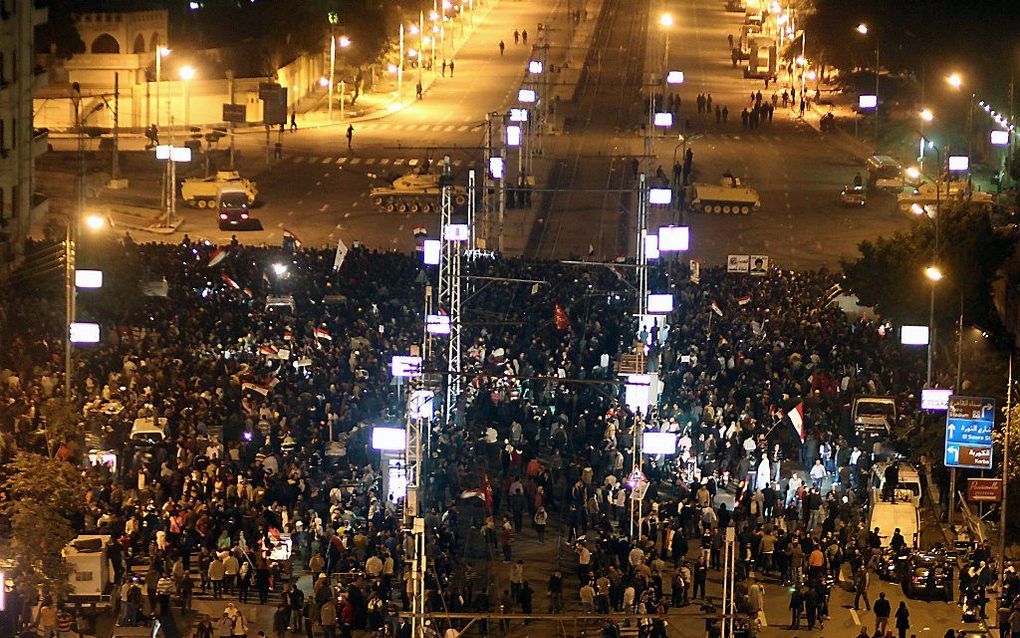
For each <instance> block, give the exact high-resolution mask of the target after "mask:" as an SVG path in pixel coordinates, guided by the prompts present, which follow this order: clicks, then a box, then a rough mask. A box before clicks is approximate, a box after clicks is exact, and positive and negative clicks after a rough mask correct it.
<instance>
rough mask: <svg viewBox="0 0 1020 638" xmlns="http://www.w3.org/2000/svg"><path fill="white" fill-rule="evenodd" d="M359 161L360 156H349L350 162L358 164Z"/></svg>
mask: <svg viewBox="0 0 1020 638" xmlns="http://www.w3.org/2000/svg"><path fill="white" fill-rule="evenodd" d="M360 163H361V158H360V157H352V158H351V164H360Z"/></svg>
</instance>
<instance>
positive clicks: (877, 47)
mask: <svg viewBox="0 0 1020 638" xmlns="http://www.w3.org/2000/svg"><path fill="white" fill-rule="evenodd" d="M868 32H869V29H868V25H866V24H864V23H863V22H862V23H861V24H859V25H857V33H860V34H861V35H868ZM879 54H880V41H879V39H878V35H875V149H876V150H878V108H879V104H881V99H879V92H878V79H879V76H880V73H881V68H882V66H881V64H882V62H881V57H880V55H879Z"/></svg>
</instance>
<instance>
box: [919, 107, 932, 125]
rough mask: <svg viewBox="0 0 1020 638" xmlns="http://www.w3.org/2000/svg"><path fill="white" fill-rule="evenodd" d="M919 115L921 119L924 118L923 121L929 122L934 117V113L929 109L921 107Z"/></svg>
mask: <svg viewBox="0 0 1020 638" xmlns="http://www.w3.org/2000/svg"><path fill="white" fill-rule="evenodd" d="M919 115H920V116H921V119H922V120H924V121H925V122H931V121H932V120H934V119H935V114H934V113H932V112H931V111H930V110H929V109H921V112H920V113H919Z"/></svg>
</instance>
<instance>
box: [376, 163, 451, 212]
mask: <svg viewBox="0 0 1020 638" xmlns="http://www.w3.org/2000/svg"><path fill="white" fill-rule="evenodd" d="M431 164H432V163H431V162H429V161H425V162H423V163H421V164H420V165H419V166H418V167H417V168H416V169H415V170H414V171H412V172H410V173H407V174H406V175H401V176H400V177H397V178H396V179H394V180H393V181H392V182H390V184H389V185H387V186H379V187H376V188H373V189H372V190H371V191H370V192H369V197H370V198H371V200H372V203H373V204H375V205H376V207H377V208H379V210H381V211H383V212H386V213H408V212H410V213H432V212H437V211H439V208H440V206H441V205H442V203H441V201H440V197H441V191H442V180H443V175H442V174H441V173H440V172H438V171H435V170H432V167H431ZM450 197H451V200H452V202H453V205H454V206H455V207H461V206H466V205H467V198H468V193H467V189H466V188H464V187H463V186H457V185H451V191H450Z"/></svg>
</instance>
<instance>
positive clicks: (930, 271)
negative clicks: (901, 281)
mask: <svg viewBox="0 0 1020 638" xmlns="http://www.w3.org/2000/svg"><path fill="white" fill-rule="evenodd" d="M924 276H925V277H927V278H928V279H930V280H931V281H939V280H940V279H942V271H941V270H939V269H938V266H928V267H927V268H925V269H924Z"/></svg>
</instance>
